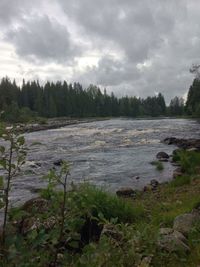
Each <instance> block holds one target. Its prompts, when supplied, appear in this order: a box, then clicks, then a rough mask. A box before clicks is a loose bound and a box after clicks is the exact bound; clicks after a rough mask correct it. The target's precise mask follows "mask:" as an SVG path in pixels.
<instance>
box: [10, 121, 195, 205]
mask: <svg viewBox="0 0 200 267" xmlns="http://www.w3.org/2000/svg"><path fill="white" fill-rule="evenodd" d="M171 136H174V137H182V138H183V137H184V138H191V137H194V138H199V136H200V124H199V123H198V122H197V121H195V120H186V119H159V120H157V119H155V120H133V119H111V120H106V121H97V122H90V123H82V124H77V125H73V126H67V127H63V128H60V129H55V130H45V131H40V132H33V133H29V134H25V138H26V142H27V144H28V147H29V148H30V151H29V152H28V157H27V162H26V165H25V166H24V168H23V170H22V173H21V174H20V175H19V176H18V177H16V178H15V180H14V181H13V186H12V193H11V203H12V204H14V205H16V204H20V203H22V202H24V201H26V200H27V199H30V198H32V197H34V196H35V193H34V191H35V189H38V188H42V187H44V186H45V182H44V180H43V179H42V176H43V175H44V174H46V173H47V170H49V169H50V168H52V167H53V166H54V162H55V161H56V160H59V159H63V160H67V161H69V162H71V164H72V166H71V176H70V181H73V182H74V183H79V182H83V181H89V182H90V183H94V184H96V185H98V186H101V187H103V188H105V189H106V190H110V191H115V190H116V189H118V188H120V187H125V186H128V187H133V188H135V189H142V188H143V186H144V185H145V184H147V183H149V181H150V180H151V179H157V180H158V181H160V182H164V181H168V180H170V179H171V177H172V172H173V167H172V166H171V164H170V163H164V170H163V171H157V170H156V169H155V166H152V165H151V164H150V162H151V161H153V160H155V159H156V154H157V153H158V152H160V151H165V152H167V153H169V154H171V153H172V151H173V149H175V147H174V146H167V145H165V144H163V143H161V142H160V140H162V139H164V138H166V137H171ZM39 143H40V144H39ZM31 144H34V145H33V146H31ZM136 176H139V177H140V178H139V179H136Z"/></svg>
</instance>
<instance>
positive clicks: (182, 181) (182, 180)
mask: <svg viewBox="0 0 200 267" xmlns="http://www.w3.org/2000/svg"><path fill="white" fill-rule="evenodd" d="M190 183H191V177H190V176H189V175H183V176H177V177H176V178H174V179H173V180H172V181H171V183H170V185H171V186H172V187H179V186H183V185H189V184H190Z"/></svg>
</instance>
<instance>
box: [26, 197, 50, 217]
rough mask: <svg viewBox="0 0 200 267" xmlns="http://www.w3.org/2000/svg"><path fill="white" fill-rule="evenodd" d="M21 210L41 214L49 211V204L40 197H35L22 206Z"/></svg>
mask: <svg viewBox="0 0 200 267" xmlns="http://www.w3.org/2000/svg"><path fill="white" fill-rule="evenodd" d="M22 209H23V210H24V211H26V212H28V213H32V212H34V213H43V212H47V211H48V210H49V202H48V201H47V200H46V199H44V198H41V197H36V198H32V199H30V200H28V201H27V202H26V203H24V205H23V206H22Z"/></svg>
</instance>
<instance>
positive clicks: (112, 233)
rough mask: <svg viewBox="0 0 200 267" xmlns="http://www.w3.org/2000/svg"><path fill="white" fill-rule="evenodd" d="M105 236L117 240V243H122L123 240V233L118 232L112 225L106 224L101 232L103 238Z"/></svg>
mask: <svg viewBox="0 0 200 267" xmlns="http://www.w3.org/2000/svg"><path fill="white" fill-rule="evenodd" d="M103 235H105V236H107V237H110V238H112V239H115V240H117V241H120V240H122V239H123V235H122V233H120V232H119V231H117V230H116V228H115V226H114V225H112V224H105V225H104V227H103V230H102V232H101V237H102V236H103Z"/></svg>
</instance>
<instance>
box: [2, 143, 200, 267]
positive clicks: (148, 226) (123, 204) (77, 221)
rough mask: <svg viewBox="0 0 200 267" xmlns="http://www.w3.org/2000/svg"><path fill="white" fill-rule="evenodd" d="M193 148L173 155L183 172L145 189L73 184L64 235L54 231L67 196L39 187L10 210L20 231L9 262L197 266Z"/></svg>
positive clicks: (197, 185)
mask: <svg viewBox="0 0 200 267" xmlns="http://www.w3.org/2000/svg"><path fill="white" fill-rule="evenodd" d="M182 143H183V142H182ZM186 143H187V144H188V143H189V141H188V140H187V142H186ZM197 143H198V142H197ZM193 148H194V149H195V148H196V147H193ZM194 149H191V147H190V148H189V151H188V149H183V150H182V149H181V150H180V149H179V152H176V153H175V155H176V157H174V158H173V161H174V162H175V163H177V164H178V165H179V166H180V167H181V168H182V171H183V173H182V175H179V176H176V177H174V179H173V180H172V181H170V182H168V183H164V184H159V183H156V185H155V183H154V185H152V186H150V187H147V190H144V191H135V192H134V194H130V195H126V196H123V195H119V194H117V195H118V196H115V195H113V194H111V193H108V192H105V191H103V190H101V189H99V188H96V187H93V186H91V185H89V184H82V185H80V186H75V185H74V187H73V188H72V190H71V191H70V192H68V193H67V202H66V213H65V220H66V224H65V226H64V229H65V230H64V232H63V236H62V239H60V238H59V237H58V236H57V234H56V233H57V232H59V231H60V226H59V225H60V220H61V210H60V207H61V206H62V205H61V204H62V194H58V193H56V192H54V191H52V192H50V191H48V190H49V189H45V190H42V192H41V193H40V196H39V197H38V198H34V199H32V200H30V201H28V202H26V203H25V204H24V205H23V206H22V207H20V208H18V209H12V210H11V212H10V220H11V221H10V226H9V227H8V233H9V234H8V235H9V236H10V235H12V238H15V236H18V240H19V241H18V243H17V247H15V246H14V248H15V250H16V252H14V254H13V246H12V250H11V251H10V250H9V251H10V252H9V253H12V257H10V259H9V261H8V265H6V264H7V263H5V266H9V267H10V266H14V265H12V264H16V263H17V264H18V265H20V264H21V266H22V265H23V264H26V263H27V260H28V258H29V262H30V265H28V266H31V267H32V266H34V267H37V266H38V267H40V266H47V265H48V266H73V267H76V266H83V267H85V266H92V267H93V266H108V267H112V266H117V267H118V266H119V267H120V266H124V267H133V266H134V267H144V266H145V267H150V266H154V267H165V266H166V267H175V266H176V267H196V266H198V264H199V260H200V254H199V251H200V243H199V239H200V173H199V166H200V153H199V151H198V150H194ZM177 153H178V157H177ZM179 153H180V154H179ZM159 155H161V153H160V154H159ZM162 155H165V154H164V153H163V152H162ZM165 156H166V155H165ZM162 159H163V158H160V160H162ZM194 159H195V160H194ZM187 161H189V163H190V164H189V165H188V164H185V162H187ZM193 163H195V164H193ZM190 166H192V169H191V168H190ZM185 177H187V179H186V178H185ZM19 237H20V239H19ZM9 238H11V236H10V237H9ZM14 244H15V243H14ZM27 247H28V248H29V249H28V250H27ZM30 248H31V261H30ZM57 248H58V249H57ZM55 253H57V257H56V259H57V260H56V265H53V264H54V263H53V262H54V261H53V258H52V255H54V254H55ZM44 255H45V256H44ZM31 264H32V265H31ZM49 264H50V265H49Z"/></svg>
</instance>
